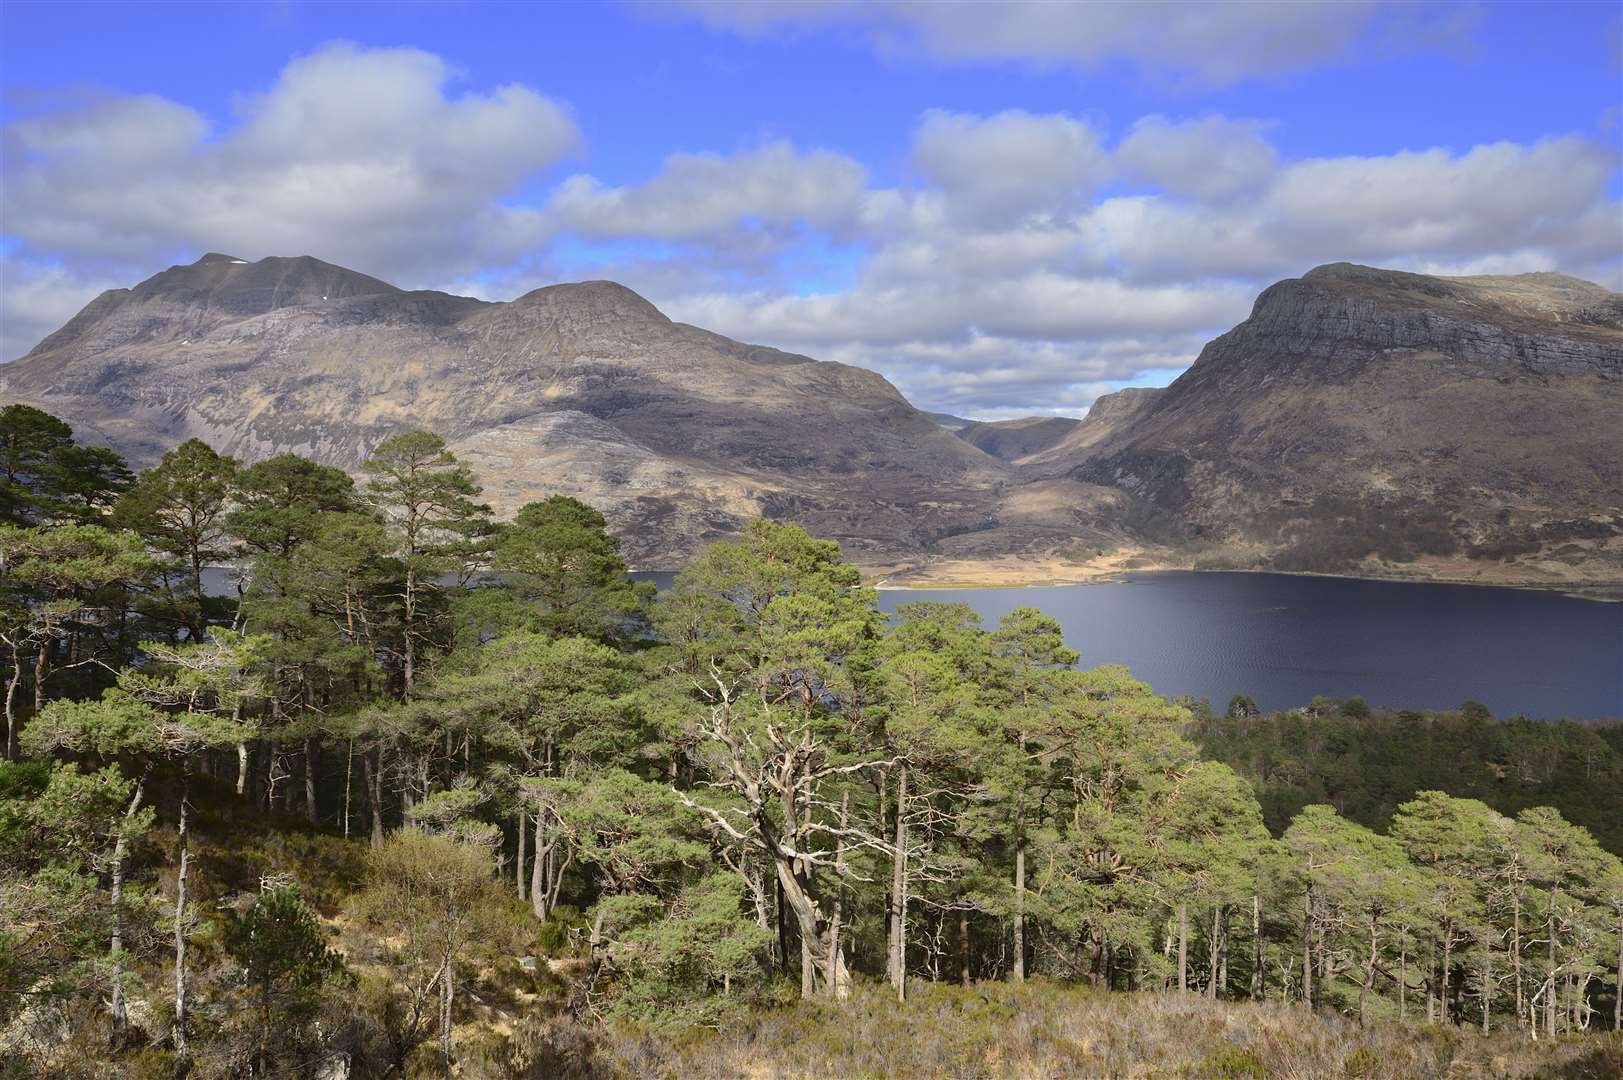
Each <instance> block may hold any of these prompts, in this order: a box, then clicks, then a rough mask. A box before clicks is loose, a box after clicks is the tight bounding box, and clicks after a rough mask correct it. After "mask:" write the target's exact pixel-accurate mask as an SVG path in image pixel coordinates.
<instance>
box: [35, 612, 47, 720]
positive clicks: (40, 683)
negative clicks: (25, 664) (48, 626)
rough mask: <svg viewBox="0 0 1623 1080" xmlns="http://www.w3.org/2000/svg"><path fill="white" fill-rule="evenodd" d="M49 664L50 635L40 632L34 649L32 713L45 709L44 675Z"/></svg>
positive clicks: (37, 713) (36, 714)
mask: <svg viewBox="0 0 1623 1080" xmlns="http://www.w3.org/2000/svg"><path fill="white" fill-rule="evenodd" d="M50 664H51V635H50V632H49V631H45V632H42V633H41V634H40V638H39V648H37V649H35V650H34V715H35V716H38V715H39V714H40V713H42V712H44V711H45V676H46V673H47V671H48V670H49V668H50Z"/></svg>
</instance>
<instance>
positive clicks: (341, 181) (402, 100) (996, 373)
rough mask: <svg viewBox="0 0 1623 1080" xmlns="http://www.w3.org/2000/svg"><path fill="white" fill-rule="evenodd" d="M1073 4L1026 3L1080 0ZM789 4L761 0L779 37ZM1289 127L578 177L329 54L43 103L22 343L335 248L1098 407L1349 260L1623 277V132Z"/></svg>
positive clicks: (1078, 136) (485, 108)
mask: <svg viewBox="0 0 1623 1080" xmlns="http://www.w3.org/2000/svg"><path fill="white" fill-rule="evenodd" d="M755 7H756V5H737V6H736V12H738V13H742V12H744V11H746V10H749V11H752V12H753V11H754V10H755ZM928 7H929V6H928V5H922V6H920V9H919V10H920V11H924V10H925V9H926V8H928ZM1018 7H1019V6H1018V5H1017V8H1018ZM1229 7H1231V5H1225V6H1223V7H1217V6H1214V7H1213V8H1212V11H1213V12H1215V13H1214V14H1211V15H1199V14H1196V13H1191V12H1190V11H1185V10H1184V9H1182V8H1178V9H1176V10H1171V9H1169V14H1168V15H1167V18H1168V19H1170V20H1171V21H1172V23H1173V24H1174V27H1173V28H1174V29H1176V27H1177V25H1181V24H1178V20H1180V19H1193V20H1196V21H1198V20H1199V19H1200V18H1210V19H1216V20H1218V21H1220V22H1221V21H1222V20H1223V19H1227V18H1231V17H1232V16H1230V15H1228V14H1225V13H1224V12H1226V11H1227V9H1228V8H1229ZM729 10H735V9H732V8H730V9H729ZM886 10H891V9H886ZM895 10H896V11H900V10H902V9H895ZM908 10H911V9H908ZM932 10H933V9H932ZM966 10H967V9H966ZM1053 10H1054V11H1058V12H1070V13H1071V14H1066V15H1065V17H1066V18H1074V12H1075V11H1077V10H1091V8H1078V7H1071V6H1061V5H1054V6H1053ZM1289 10H1290V11H1291V12H1296V11H1297V10H1298V8H1297V7H1296V6H1292V7H1291V8H1290V9H1289ZM1303 10H1306V9H1305V8H1304V9H1303ZM1045 11H1047V9H1046V8H1045V9H1044V10H1043V11H1026V10H1025V9H1023V8H1020V9H1019V10H1016V11H1015V12H1014V13H1013V15H1012V18H1013V19H1014V21H1015V23H1017V24H1019V21H1020V20H1021V19H1028V20H1037V21H1039V22H1040V21H1041V20H1044V19H1050V18H1059V17H1060V16H1059V15H1055V14H1052V13H1044V12H1045ZM734 17H735V16H731V15H730V16H727V18H730V19H731V18H734ZM782 17H783V14H782V9H781V8H779V7H774V6H770V5H766V6H763V10H762V11H760V12H756V13H755V14H752V15H750V16H749V18H751V19H755V20H756V22H755V23H754V24H752V26H753V28H754V29H758V30H759V29H770V28H771V26H773V25H775V22H776V21H781V18H782ZM857 17H858V16H855V15H852V14H851V13H850V12H847V11H845V10H844V9H841V8H838V7H829V6H827V5H817V7H816V8H815V9H814V10H813V11H812V13H811V14H809V15H805V14H802V15H796V16H795V18H796V19H802V18H809V19H823V20H829V21H834V22H838V21H840V20H847V19H851V18H857ZM861 17H863V18H867V17H868V16H861ZM887 17H894V18H898V19H899V18H903V16H901V15H895V12H894V11H892V15H891V16H887ZM905 17H906V18H909V19H914V18H915V17H914V16H911V15H908V16H905ZM967 17H968V16H966V15H963V14H962V13H954V12H951V11H945V9H943V10H942V11H935V13H934V14H920V15H918V16H917V17H916V19H915V21H916V22H917V23H918V26H921V27H922V26H924V22H922V21H919V20H926V19H940V20H945V21H944V22H942V24H941V25H943V26H946V25H947V24H948V23H950V22H951V21H952V20H954V19H960V18H967ZM1134 17H1135V18H1136V16H1134ZM1294 17H1296V16H1295V15H1291V16H1289V18H1294ZM736 18H737V19H743V18H745V16H744V15H743V14H737V15H736ZM1125 18H1128V16H1127V15H1125V14H1123V11H1122V10H1118V9H1116V8H1113V7H1111V6H1109V5H1102V6H1099V10H1098V12H1097V14H1096V16H1095V17H1094V23H1092V24H1090V25H1093V27H1094V30H1093V32H1096V33H1101V34H1104V33H1106V32H1107V31H1108V32H1109V33H1111V34H1116V35H1117V38H1116V39H1120V37H1121V35H1122V34H1124V33H1125V32H1126V31H1123V30H1120V29H1119V28H1118V29H1116V30H1110V29H1109V28H1110V27H1112V26H1114V25H1115V23H1113V22H1112V20H1120V19H1125ZM1327 18H1328V16H1327ZM932 25H933V24H932ZM1022 25H1023V24H1022ZM1101 28H1103V29H1101ZM1061 29H1063V28H1061ZM1220 29H1221V28H1216V29H1214V30H1213V33H1218V31H1219V30H1220ZM919 32H920V33H923V32H924V31H923V30H920V31H919ZM932 32H934V31H932ZM945 32H946V31H942V33H945ZM1000 32H1001V31H1000ZM1179 32H1181V31H1179ZM1056 33H1059V31H1058V30H1056ZM1172 36H1173V37H1174V38H1175V37H1176V36H1177V34H1176V33H1174V34H1173V35H1172ZM1061 37H1063V35H1061ZM932 40H934V39H932ZM943 40H946V39H943ZM1214 40H1216V39H1214ZM943 47H944V46H943ZM1149 47H1150V46H1147V45H1146V46H1144V48H1146V49H1147V48H1149ZM1156 47H1157V48H1160V47H1162V46H1159V45H1158V46H1156ZM1056 48H1058V46H1056ZM1076 48H1077V49H1080V48H1081V46H1076ZM1101 55H1102V54H1101ZM1269 130H1270V128H1269V124H1268V123H1267V122H1266V121H1262V120H1256V119H1247V118H1234V117H1225V116H1221V115H1202V116H1194V117H1167V116H1149V117H1145V118H1142V119H1141V120H1139V121H1138V122H1137V123H1136V124H1133V125H1131V126H1130V127H1128V128H1127V130H1126V132H1125V134H1124V135H1122V136H1120V137H1119V138H1117V139H1116V140H1115V141H1114V142H1113V143H1112V141H1111V140H1110V139H1108V138H1107V137H1106V136H1105V134H1104V133H1102V132H1100V131H1099V130H1097V129H1096V128H1095V127H1094V126H1093V125H1091V124H1090V123H1088V122H1087V121H1086V120H1084V119H1081V118H1079V117H1075V116H1070V115H1065V114H1044V115H1038V114H1032V113H1028V112H1021V111H1017V110H1015V111H1006V112H999V113H994V114H990V115H978V114H970V113H963V112H951V111H941V110H933V111H928V112H925V113H924V114H922V115H921V116H920V117H919V119H918V121H917V123H916V125H915V126H914V128H913V130H912V131H911V132H898V133H897V142H898V143H899V144H901V145H906V146H908V147H909V150H908V155H907V159H906V161H907V167H906V169H905V171H904V175H903V176H902V177H901V178H900V180H899V182H898V183H897V184H896V185H895V186H876V185H875V183H874V181H873V178H872V177H871V175H870V173H869V171H868V169H867V168H866V167H865V165H864V163H863V162H861V161H858V160H856V159H855V158H853V157H851V156H849V155H848V154H846V153H843V152H841V150H840V149H839V148H837V147H833V148H808V147H805V146H798V145H795V144H793V143H791V142H788V141H782V140H779V141H772V142H767V143H764V144H761V145H757V146H753V147H748V148H745V149H741V150H736V151H733V152H730V153H717V152H707V151H692V150H688V151H684V152H677V153H671V154H670V155H668V156H667V157H665V158H664V160H663V161H662V162H661V163H660V164H659V165H658V166H657V167H656V168H655V169H653V170H652V171H651V172H650V173H649V174H648V175H647V176H646V177H643V178H640V179H633V180H631V181H629V182H621V183H615V184H610V183H606V182H604V181H603V180H601V179H599V178H597V177H594V176H592V175H588V174H585V173H580V174H576V175H571V176H566V177H563V178H562V179H559V180H557V181H556V182H555V183H552V184H551V185H550V187H547V186H543V185H541V184H537V183H536V181H537V179H538V178H545V177H546V176H547V175H548V173H549V170H553V169H555V168H556V167H557V165H558V164H559V163H560V162H561V161H563V160H566V159H567V158H568V157H569V156H570V155H571V154H573V153H574V152H575V150H576V149H577V148H578V146H579V145H580V143H581V141H582V137H581V135H580V133H579V132H578V131H577V130H576V127H575V125H574V123H573V121H572V120H571V119H570V114H569V112H568V109H567V108H566V107H565V106H564V105H562V104H560V103H559V102H556V101H554V100H552V99H549V98H547V97H546V96H544V95H543V94H542V93H541V92H540V91H538V90H535V89H532V88H529V87H523V86H503V87H498V88H495V89H491V90H472V91H466V92H463V91H461V90H459V89H458V88H457V83H456V81H455V79H454V77H453V73H452V72H451V71H450V70H449V68H448V67H447V66H446V65H445V63H444V62H443V61H442V60H440V59H439V58H437V57H434V56H432V55H431V54H428V53H424V52H420V51H417V50H411V49H386V50H371V49H361V48H357V47H354V46H348V45H336V46H329V47H327V48H325V49H322V50H319V51H318V52H316V53H313V54H311V55H309V56H306V57H302V58H300V59H297V60H295V61H294V62H293V63H291V64H289V65H288V66H287V68H286V69H284V71H283V72H282V73H281V75H280V77H279V78H278V79H277V80H276V82H275V83H274V84H272V85H271V86H270V87H268V88H266V89H264V90H263V91H261V92H259V93H257V94H254V95H251V96H248V97H245V98H243V99H241V100H240V102H239V103H238V113H237V119H236V121H235V123H233V124H232V125H230V126H228V127H226V128H224V129H223V130H218V131H216V130H211V128H210V125H209V124H208V122H207V121H206V120H205V118H204V117H203V116H202V115H201V114H199V113H198V112H196V111H195V110H193V109H191V108H188V107H187V106H185V105H183V104H179V103H176V102H172V101H166V100H164V99H162V98H158V97H152V96H128V97H106V98H101V99H97V100H91V101H81V102H78V103H75V104H72V105H71V107H65V108H60V109H57V110H55V111H48V112H39V113H36V114H34V115H31V116H28V117H26V118H24V119H21V120H16V121H14V122H12V123H11V124H10V125H9V126H8V127H7V129H6V131H5V135H4V151H5V155H6V156H5V173H6V179H7V182H6V185H5V189H4V192H3V195H0V200H3V201H0V212H3V213H4V217H5V221H6V224H7V244H8V249H7V251H6V254H5V256H4V258H0V320H3V332H4V336H3V337H0V348H3V349H4V353H3V354H0V355H3V356H4V357H6V358H10V357H12V356H16V355H18V354H20V353H22V352H23V351H25V350H26V349H27V348H28V347H30V346H32V345H33V344H34V342H35V341H37V340H38V339H39V338H40V337H41V336H43V335H44V334H45V333H47V332H49V331H50V330H52V329H54V328H55V327H57V326H59V325H61V324H62V323H63V322H65V321H66V319H67V318H68V317H70V316H71V315H72V314H73V312H74V311H76V310H77V309H78V308H79V307H80V306H81V305H82V304H83V303H85V302H86V301H88V300H89V299H90V298H92V297H93V296H94V295H95V294H96V293H97V292H98V291H100V290H101V289H102V288H105V287H112V286H120V285H129V284H132V283H134V282H135V281H136V280H139V279H140V278H141V277H144V276H146V275H148V274H150V273H152V272H153V271H155V270H157V269H159V268H161V267H162V266H163V265H165V264H166V263H169V262H173V261H176V259H177V258H184V259H190V258H195V257H196V256H197V255H198V254H200V253H201V252H203V251H208V250H223V251H229V252H232V253H234V254H237V255H240V256H243V257H246V258H255V257H258V256H261V255H265V254H306V253H308V254H314V255H318V256H320V257H323V258H327V259H330V260H332V261H335V262H339V263H343V264H346V265H349V266H353V267H354V268H356V269H359V270H363V271H366V272H368V273H373V274H376V275H378V276H380V277H384V278H386V279H388V280H392V281H395V282H397V283H399V284H402V285H408V286H437V287H442V288H449V289H452V290H453V291H461V292H472V293H476V294H478V295H481V296H483V297H485V298H488V299H504V298H510V297H512V296H515V295H518V294H520V293H522V292H525V291H527V290H529V289H531V288H534V287H536V286H538V285H543V284H548V283H551V282H553V281H556V280H560V279H566V280H567V279H580V278H588V277H608V278H613V279H616V280H620V281H623V282H624V283H625V284H627V285H629V286H630V287H632V288H634V289H637V290H638V291H640V292H643V293H644V294H645V295H647V296H649V298H650V299H652V300H654V301H655V302H656V303H658V304H660V306H661V307H662V308H664V309H665V310H666V312H667V313H668V314H670V315H671V316H672V317H674V318H677V319H681V320H684V321H687V322H692V323H695V324H697V325H700V326H705V327H708V328H710V329H713V330H716V331H719V332H721V333H725V334H728V335H730V336H733V337H737V338H742V339H746V340H751V341H758V342H761V343H764V344H772V345H778V346H781V347H785V348H789V349H792V350H795V351H798V352H804V353H809V354H811V355H814V356H818V357H821V358H825V359H835V360H843V361H846V362H849V363H856V364H861V365H862V366H865V367H869V368H873V369H875V370H878V371H880V372H883V373H884V374H886V375H887V376H889V377H891V378H892V379H893V380H894V381H895V382H896V383H897V384H898V385H899V386H900V387H901V389H902V390H903V391H904V392H905V393H907V394H908V395H909V397H910V398H912V399H913V400H914V401H915V402H916V403H918V404H920V405H921V406H925V407H929V408H936V409H943V410H946V411H953V412H958V413H961V414H967V415H972V416H999V415H1008V414H1011V413H1016V412H1020V411H1045V412H1068V413H1071V414H1073V415H1080V414H1081V413H1083V412H1084V411H1085V410H1086V409H1087V407H1088V405H1089V404H1090V403H1091V401H1092V399H1093V397H1095V396H1096V395H1097V394H1099V393H1101V392H1104V391H1105V390H1108V389H1113V388H1115V387H1116V386H1119V385H1121V384H1123V383H1127V382H1131V381H1133V380H1135V379H1138V378H1141V377H1142V378H1152V379H1155V380H1156V381H1164V373H1165V371H1167V370H1177V369H1179V368H1182V367H1184V366H1186V365H1187V364H1188V363H1189V362H1190V361H1191V360H1193V358H1194V356H1195V355H1196V354H1197V353H1198V351H1199V349H1200V346H1201V345H1202V344H1203V343H1204V341H1206V340H1207V339H1209V338H1210V337H1211V336H1213V335H1214V334H1216V333H1218V332H1221V331H1222V330H1225V329H1227V328H1228V327H1229V326H1232V325H1233V324H1234V323H1236V322H1238V321H1239V320H1241V319H1243V318H1244V317H1245V316H1246V314H1247V312H1248V311H1249V309H1250V305H1251V302H1252V300H1253V298H1254V297H1255V295H1256V293H1257V292H1258V291H1260V289H1261V288H1263V287H1264V286H1266V285H1267V284H1268V283H1269V282H1271V281H1272V280H1275V279H1277V278H1280V277H1284V276H1292V275H1296V274H1300V273H1302V272H1304V271H1306V270H1307V269H1309V268H1311V267H1312V266H1314V265H1317V264H1319V263H1324V262H1331V261H1338V260H1352V261H1360V262H1367V263H1372V264H1376V265H1388V266H1395V267H1401V268H1409V269H1417V270H1422V271H1427V272H1454V273H1480V272H1520V271H1525V270H1535V269H1560V270H1564V271H1566V272H1569V273H1578V274H1580V275H1581V276H1587V277H1590V278H1592V279H1594V280H1600V281H1603V282H1604V283H1606V284H1608V285H1611V286H1612V287H1614V288H1615V287H1617V285H1618V284H1619V283H1620V281H1623V258H1620V257H1619V252H1620V251H1623V214H1620V207H1619V203H1618V200H1617V198H1616V196H1615V195H1614V194H1613V193H1612V186H1611V185H1613V183H1614V182H1615V176H1616V174H1617V166H1618V155H1617V153H1616V151H1615V149H1612V148H1610V147H1608V146H1606V145H1604V144H1603V143H1601V142H1596V141H1592V140H1589V139H1586V138H1582V137H1578V136H1563V137H1556V138H1549V139H1544V140H1541V141H1536V142H1531V143H1492V144H1486V145H1482V146H1477V147H1471V148H1465V149H1463V150H1454V149H1445V148H1415V149H1407V150H1397V151H1394V152H1392V153H1388V154H1380V155H1367V156H1344V157H1333V158H1318V159H1310V160H1284V159H1282V158H1281V156H1280V155H1279V153H1278V152H1277V151H1276V149H1275V148H1274V146H1273V145H1272V144H1271V143H1270V141H1269ZM909 140H910V141H909ZM521 191H522V192H526V193H533V192H537V191H540V192H541V194H539V195H533V196H530V197H521V196H520V195H519V194H515V193H517V192H521Z"/></svg>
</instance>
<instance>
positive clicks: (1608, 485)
mask: <svg viewBox="0 0 1623 1080" xmlns="http://www.w3.org/2000/svg"><path fill="white" fill-rule="evenodd" d="M1118 397H1119V395H1118ZM1109 400H1110V399H1101V401H1100V403H1099V404H1100V405H1103V404H1105V402H1106V401H1109ZM1117 409H1118V410H1130V415H1128V416H1126V417H1125V418H1123V417H1119V416H1118V417H1116V418H1115V421H1114V422H1110V423H1098V424H1096V423H1095V417H1094V416H1093V415H1090V416H1089V417H1088V420H1087V421H1085V422H1084V423H1083V424H1082V426H1081V427H1079V428H1078V429H1077V430H1076V431H1075V432H1073V433H1072V435H1071V436H1070V438H1069V439H1068V440H1066V441H1065V442H1062V443H1061V444H1059V445H1058V446H1056V447H1055V448H1054V449H1053V450H1052V451H1050V452H1048V453H1046V454H1044V455H1041V456H1040V457H1039V458H1038V460H1036V461H1035V462H1033V463H1032V464H1031V465H1030V466H1029V468H1028V474H1029V475H1030V476H1033V477H1036V476H1042V477H1050V478H1051V477H1056V476H1063V477H1066V478H1068V479H1070V480H1072V481H1076V482H1079V483H1083V484H1094V485H1101V486H1105V487H1109V488H1112V489H1115V490H1118V491H1122V492H1126V493H1129V494H1130V495H1131V496H1132V497H1133V499H1134V500H1136V501H1137V502H1138V503H1140V504H1142V507H1141V513H1142V514H1143V520H1144V521H1145V522H1146V528H1145V529H1143V530H1141V534H1143V535H1146V537H1151V536H1153V539H1155V540H1157V541H1159V542H1161V543H1163V544H1166V545H1169V546H1171V547H1174V548H1178V549H1180V550H1183V551H1186V552H1191V553H1193V555H1194V557H1196V558H1201V557H1205V558H1207V559H1210V560H1214V561H1219V562H1223V563H1227V564H1231V565H1256V566H1270V567H1275V568H1281V569H1299V570H1346V569H1361V568H1362V569H1368V568H1370V567H1372V566H1374V565H1375V564H1381V565H1384V566H1386V567H1387V568H1401V567H1403V566H1405V565H1408V564H1411V563H1414V562H1416V561H1418V562H1421V563H1426V564H1428V565H1429V566H1430V567H1432V568H1433V569H1434V570H1435V571H1436V572H1438V573H1441V574H1454V575H1455V576H1470V574H1471V573H1472V569H1471V567H1472V565H1473V564H1477V565H1480V564H1483V563H1498V564H1505V563H1506V561H1507V560H1513V561H1514V562H1515V563H1516V565H1517V567H1519V569H1517V570H1515V571H1514V572H1513V574H1512V576H1520V577H1525V578H1527V579H1529V580H1540V579H1548V580H1561V579H1563V578H1571V579H1573V580H1606V581H1614V582H1623V296H1620V295H1619V294H1617V293H1613V292H1610V291H1608V290H1606V289H1604V288H1602V287H1600V286H1598V285H1594V284H1591V283H1589V282H1585V281H1580V280H1578V279H1576V278H1571V277H1566V276H1563V275H1560V274H1523V275H1520V276H1517V277H1466V278H1440V277H1428V276H1424V275H1419V274H1408V273H1400V272H1397V271H1390V270H1377V269H1372V268H1369V267H1363V266H1353V265H1350V264H1346V263H1337V264H1333V265H1330V266H1322V267H1319V268H1318V269H1316V270H1313V271H1312V272H1310V273H1308V274H1306V275H1304V276H1303V277H1301V278H1294V279H1290V280H1286V281H1281V282H1279V283H1278V284H1275V285H1273V286H1271V287H1269V288H1268V289H1267V290H1265V291H1264V292H1263V293H1262V295H1261V296H1259V297H1258V299H1257V302H1256V305H1255V307H1254V308H1253V310H1252V313H1251V317H1250V318H1249V319H1247V320H1246V321H1245V322H1243V323H1241V324H1240V325H1239V326H1237V327H1235V328H1234V329H1233V330H1231V331H1229V332H1228V333H1226V334H1224V335H1222V336H1221V337H1219V338H1217V339H1216V340H1214V341H1212V342H1211V343H1210V344H1209V345H1207V346H1206V347H1205V349H1203V350H1202V351H1201V354H1200V356H1199V358H1198V359H1197V360H1196V361H1195V363H1194V364H1193V366H1191V367H1190V368H1189V370H1188V371H1186V372H1184V374H1183V375H1181V376H1179V378H1178V379H1177V380H1176V381H1174V382H1173V383H1172V385H1170V386H1169V387H1167V388H1166V389H1165V390H1161V391H1156V392H1153V393H1144V392H1139V393H1138V395H1137V396H1136V397H1135V398H1133V399H1130V400H1127V401H1124V402H1121V403H1118V405H1117ZM1096 411H1097V406H1096Z"/></svg>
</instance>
